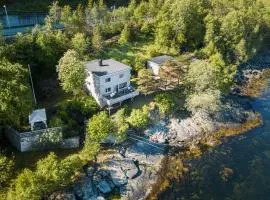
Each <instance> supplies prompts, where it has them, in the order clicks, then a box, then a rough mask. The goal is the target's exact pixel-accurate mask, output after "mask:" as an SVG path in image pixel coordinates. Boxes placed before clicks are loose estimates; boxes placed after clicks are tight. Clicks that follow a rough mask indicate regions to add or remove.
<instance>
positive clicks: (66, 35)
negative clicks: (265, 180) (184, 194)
mask: <svg viewBox="0 0 270 200" xmlns="http://www.w3.org/2000/svg"><path fill="white" fill-rule="evenodd" d="M10 1H11V0H10ZM36 1H37V0H36ZM13 2H15V1H13ZM16 2H17V3H19V1H16ZM33 2H35V1H33ZM33 2H32V3H33ZM44 2H45V1H44ZM47 2H48V0H47V1H46V2H45V3H47ZM63 2H64V5H63ZM65 2H66V0H61V1H60V2H53V3H52V4H51V6H49V7H48V10H49V12H48V15H47V17H46V19H45V23H44V25H42V26H37V27H35V28H34V29H32V30H31V31H29V33H26V34H18V35H16V37H14V38H10V39H8V40H7V39H5V38H2V37H1V38H0V74H2V76H1V82H0V86H1V88H5V90H3V92H1V94H0V102H1V110H0V111H1V112H0V126H1V131H2V130H4V129H5V128H6V127H8V126H12V127H14V128H18V129H20V128H22V127H24V126H27V125H28V120H27V116H28V114H29V113H30V112H31V111H32V110H33V109H36V108H37V107H45V108H46V110H47V111H48V125H49V127H55V126H61V127H63V130H64V134H65V136H67V137H68V136H80V137H81V138H82V140H83V144H82V148H81V149H80V151H79V152H77V153H74V154H70V155H68V156H66V157H65V158H60V157H58V156H56V154H55V153H53V152H54V151H52V153H50V154H48V155H46V156H44V157H43V158H41V159H39V160H38V161H37V162H35V163H31V164H33V165H35V167H34V168H29V166H30V165H29V166H24V167H22V168H20V170H16V167H15V168H14V166H12V158H11V157H8V155H7V154H5V152H3V153H1V154H0V164H1V165H0V166H3V168H4V170H2V171H3V172H5V173H1V175H3V176H0V178H1V179H0V189H1V190H0V196H1V192H3V191H4V192H3V199H7V200H13V199H20V200H28V199H31V200H40V199H50V200H53V199H57V198H58V199H59V196H58V197H57V195H56V196H55V197H53V195H51V194H52V193H54V192H55V191H61V192H62V193H65V192H66V190H68V192H69V193H68V196H69V197H70V198H66V199H76V197H78V196H79V197H80V198H81V199H83V200H85V199H91V198H96V199H98V197H100V198H101V199H104V198H105V197H106V198H107V197H108V195H109V194H111V193H113V192H115V191H116V192H118V195H119V196H121V197H123V198H125V197H132V198H129V199H141V198H144V196H145V195H147V194H148V193H149V192H150V191H149V190H150V188H151V187H150V186H152V185H153V183H154V182H156V179H157V178H158V176H159V175H161V176H164V177H168V179H167V180H165V179H164V183H162V180H160V185H162V188H166V187H168V185H169V184H170V181H174V180H172V179H171V177H175V176H178V174H180V175H181V171H182V168H183V166H182V164H181V163H182V162H181V160H178V159H177V154H176V157H174V156H173V155H170V154H169V155H170V156H168V157H167V158H166V159H168V160H167V161H168V162H170V163H171V165H170V166H167V169H166V168H165V169H161V170H164V171H165V172H166V171H167V173H168V175H166V174H164V175H163V174H162V173H159V170H160V168H161V167H163V166H162V164H164V163H162V159H163V157H164V156H165V155H166V154H165V153H164V152H156V151H154V150H157V149H162V150H164V148H159V147H160V146H162V144H160V146H158V147H157V146H156V147H157V148H156V149H154V148H152V147H153V144H152V143H151V144H152V146H150V145H149V143H148V144H147V142H146V141H145V140H147V141H148V142H149V138H150V137H151V138H153V140H155V141H156V139H157V138H158V137H159V136H161V137H162V138H161V140H157V141H163V142H166V141H168V142H169V143H170V144H171V145H172V146H178V147H179V148H184V149H185V146H184V145H183V144H185V142H190V140H191V139H193V138H195V140H194V142H191V143H190V147H189V148H186V149H187V151H186V152H189V153H186V154H187V156H188V155H189V156H192V157H193V156H199V155H200V153H201V152H202V151H203V150H204V149H205V148H206V147H207V146H211V145H214V144H218V140H219V137H221V136H224V135H226V134H230V135H233V134H234V133H236V132H238V133H240V132H241V131H244V130H248V129H251V128H252V127H253V126H254V127H255V126H257V125H259V123H260V119H259V115H257V114H255V112H254V111H253V110H252V109H251V108H250V105H249V104H248V100H249V98H246V97H245V96H247V95H244V96H243V98H242V97H241V98H238V96H237V94H235V93H233V92H232V91H231V88H232V87H233V86H234V85H235V83H236V82H237V80H236V76H237V75H238V72H239V71H240V68H239V65H240V63H245V62H247V61H249V60H250V59H251V58H253V57H254V56H255V55H257V54H258V52H260V50H262V48H263V47H264V48H265V49H267V48H269V47H268V46H267V45H268V44H269V39H270V38H269V37H268V35H269V32H270V15H269V10H268V8H267V7H265V6H264V4H262V3H261V1H260V0H256V1H250V0H244V1H238V0H233V1H231V0H227V1H226V0H225V1H224V0H149V1H146V0H141V1H136V0H132V1H130V2H129V4H128V5H126V6H123V7H116V8H114V9H112V8H110V7H109V5H106V3H105V2H107V1H103V0H87V3H86V4H78V6H77V7H76V6H75V7H76V8H75V7H73V6H70V5H68V4H67V5H66V3H65ZM72 2H75V1H72ZM77 2H78V1H77ZM84 2H86V1H84ZM41 3H42V2H41ZM28 5H29V4H28ZM76 5H77V4H76ZM243 22H244V23H243ZM56 24H61V25H63V26H64V27H65V28H64V29H61V30H59V29H57V30H56V29H55V28H54V25H56ZM160 55H169V56H173V57H175V60H176V61H171V62H166V63H164V64H163V65H164V66H161V68H160V74H159V76H160V77H159V78H158V79H157V78H156V77H154V75H153V73H151V72H150V71H148V70H147V69H146V66H145V65H146V63H147V61H148V60H149V59H152V58H154V57H156V56H160ZM107 58H111V59H115V60H117V61H119V62H122V63H124V64H126V65H128V66H130V67H131V68H132V80H131V82H132V84H134V85H135V86H136V88H137V89H138V90H139V91H140V93H141V94H142V95H141V96H140V97H138V99H137V100H136V101H134V102H132V103H128V102H127V103H124V105H123V107H122V108H121V109H119V110H118V111H117V112H116V113H114V114H113V115H109V114H108V112H107V110H106V109H101V108H99V106H98V105H97V103H96V102H95V100H94V99H93V98H92V97H90V96H88V95H87V94H86V92H85V91H84V90H83V84H84V83H85V79H86V76H87V74H85V70H84V65H83V63H84V62H86V61H89V60H94V59H107ZM269 62H270V59H269ZM28 66H30V69H31V72H32V73H31V75H32V76H33V82H34V87H35V91H36V92H37V94H36V95H35V96H36V97H37V101H38V102H39V103H41V102H42V104H39V105H34V103H33V97H32V90H31V89H32V88H31V86H32V85H31V84H30V83H29V73H28V70H29V67H28ZM252 75H253V74H251V76H252ZM249 80H251V79H249ZM239 82H240V83H244V82H241V81H239ZM259 82H260V81H259ZM245 83H246V82H245ZM263 85H264V86H265V84H264V83H263V82H261V83H260V84H259V83H257V82H256V84H255V83H250V84H249V85H248V84H247V86H246V87H251V86H252V87H255V86H256V87H260V86H263ZM169 89H171V90H170V91H168V90H169ZM59 90H61V92H60V93H59ZM242 94H243V93H242ZM146 99H147V100H146ZM242 100H243V101H242ZM134 104H137V105H134ZM2 105H3V106H2ZM169 117H171V118H169ZM168 118H169V119H168ZM172 118H173V119H172ZM246 119H249V120H250V121H246ZM170 120H171V121H170ZM86 121H87V124H86V123H85V122H86ZM223 122H224V123H223ZM225 122H226V124H225ZM241 123H243V124H242V125H239V124H241ZM249 123H250V124H249ZM222 124H223V125H224V126H222ZM230 125H231V126H233V127H234V128H233V129H230ZM225 126H228V127H229V128H227V129H225V128H224V129H220V131H219V132H216V134H217V136H216V137H217V138H205V139H204V140H205V143H204V144H202V143H200V142H199V137H201V139H203V136H204V135H203V134H208V133H210V132H211V133H215V131H217V130H216V129H218V128H222V127H225ZM237 126H238V128H237ZM178 128H179V129H178ZM163 130H164V131H163ZM130 131H131V134H132V135H131V134H130ZM151 131H152V132H151ZM110 133H111V134H112V136H114V137H115V139H116V141H117V143H118V142H119V143H120V144H121V145H116V146H114V148H111V149H113V151H112V152H110V154H109V155H106V157H105V158H106V160H103V159H102V158H100V157H99V153H100V151H102V150H103V146H102V145H101V143H103V142H104V140H105V139H108V137H109V136H110ZM155 134H156V135H155ZM130 136H131V137H130ZM152 136H154V137H152ZM132 137H133V140H132V142H130V140H131V139H132ZM197 137H198V138H197ZM134 138H135V140H136V142H135V141H134ZM138 138H141V139H140V140H139V139H138ZM142 138H143V139H142ZM196 138H197V140H196ZM158 139H160V138H158ZM208 139H209V140H208ZM138 140H139V141H138ZM141 140H143V142H142V141H141ZM123 141H125V142H123ZM5 142H6V141H4V143H5ZM6 143H7V142H6ZM125 145H126V146H125ZM156 145H158V144H157V143H156ZM167 145H168V144H164V146H167ZM1 148H2V147H1ZM3 149H4V148H3ZM166 153H167V152H166ZM169 153H171V152H169ZM180 154H181V153H180ZM105 158H104V159H105ZM166 159H165V160H164V161H163V162H166ZM170 159H171V161H170ZM10 163H11V164H10ZM164 165H165V164H164ZM165 166H166V165H165ZM11 174H13V175H14V174H16V178H14V179H13V176H11ZM77 177H79V178H77ZM80 177H81V178H80ZM67 188H68V189H67ZM63 190H65V191H63ZM154 190H155V187H154V186H153V191H154ZM6 191H7V192H6ZM63 195H64V194H63ZM155 195H158V191H155ZM60 196H61V195H60ZM1 198H2V196H1ZM60 198H62V199H65V197H64V196H61V197H60Z"/></svg>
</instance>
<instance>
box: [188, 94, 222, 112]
mask: <svg viewBox="0 0 270 200" xmlns="http://www.w3.org/2000/svg"><path fill="white" fill-rule="evenodd" d="M221 105H222V103H221V93H220V91H219V90H210V89H209V90H206V91H204V92H201V93H194V94H191V95H189V96H188V98H187V100H186V108H187V109H188V110H189V111H190V112H192V114H195V113H196V112H200V111H203V112H207V113H214V112H217V111H219V110H220V109H221Z"/></svg>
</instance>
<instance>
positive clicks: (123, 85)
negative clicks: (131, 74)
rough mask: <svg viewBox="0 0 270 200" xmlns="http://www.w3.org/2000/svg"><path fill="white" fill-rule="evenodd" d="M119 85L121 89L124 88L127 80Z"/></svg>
mask: <svg viewBox="0 0 270 200" xmlns="http://www.w3.org/2000/svg"><path fill="white" fill-rule="evenodd" d="M118 87H119V89H122V88H125V87H127V82H124V83H121V84H119V86H118Z"/></svg>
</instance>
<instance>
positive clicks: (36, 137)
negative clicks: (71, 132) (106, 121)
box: [6, 127, 80, 152]
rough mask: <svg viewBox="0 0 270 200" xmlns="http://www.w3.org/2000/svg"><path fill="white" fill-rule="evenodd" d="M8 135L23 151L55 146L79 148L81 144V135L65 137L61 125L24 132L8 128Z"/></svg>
mask: <svg viewBox="0 0 270 200" xmlns="http://www.w3.org/2000/svg"><path fill="white" fill-rule="evenodd" d="M6 137H7V138H8V140H9V141H10V143H11V144H12V145H13V146H14V147H16V148H17V149H18V150H19V151H21V152H27V151H38V150H46V149H55V148H64V149H71V148H78V147H79V145H80V138H79V137H73V138H67V139H64V138H63V133H62V128H61V127H55V128H48V129H42V130H38V131H30V132H23V133H19V132H18V131H16V130H14V129H13V128H8V130H7V131H6Z"/></svg>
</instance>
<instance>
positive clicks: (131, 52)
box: [101, 35, 153, 65]
mask: <svg viewBox="0 0 270 200" xmlns="http://www.w3.org/2000/svg"><path fill="white" fill-rule="evenodd" d="M151 44H153V38H152V37H149V36H145V35H139V36H137V37H136V38H134V39H133V42H130V43H126V44H123V45H121V44H118V43H115V44H112V45H109V46H107V47H106V48H105V49H104V50H103V52H102V53H101V57H102V58H104V59H109V58H113V59H115V60H117V61H119V62H123V63H125V64H128V65H134V62H135V58H136V56H144V57H145V56H147V55H148V54H147V48H148V47H149V46H150V45H151Z"/></svg>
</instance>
